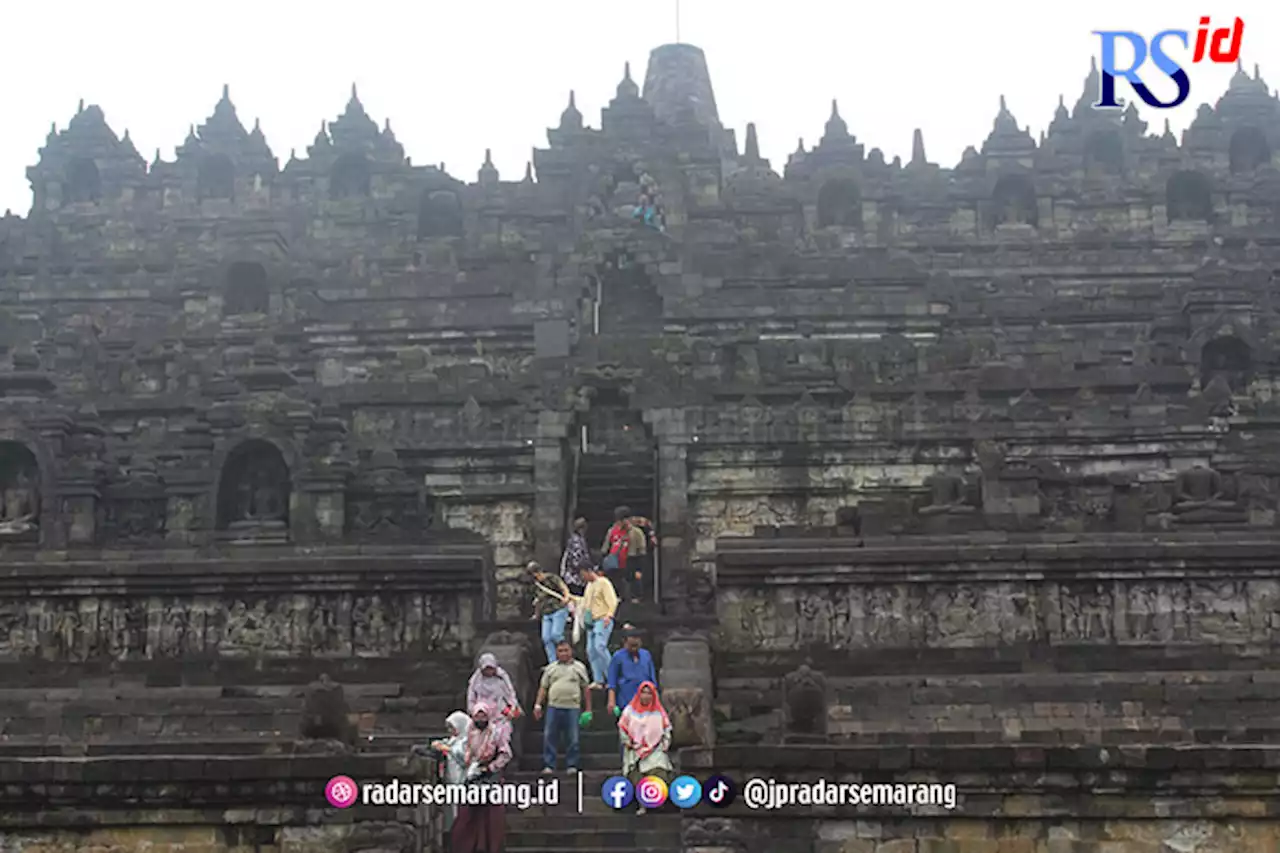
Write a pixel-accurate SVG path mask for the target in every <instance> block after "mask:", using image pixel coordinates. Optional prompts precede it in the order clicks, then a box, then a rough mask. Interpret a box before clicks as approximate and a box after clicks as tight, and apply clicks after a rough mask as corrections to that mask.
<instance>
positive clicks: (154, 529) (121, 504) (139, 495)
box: [103, 458, 168, 542]
mask: <svg viewBox="0 0 1280 853" xmlns="http://www.w3.org/2000/svg"><path fill="white" fill-rule="evenodd" d="M104 503H105V515H104V518H103V533H104V538H106V539H107V540H108V541H114V542H145V541H148V540H157V539H161V538H163V537H164V533H165V529H166V527H167V525H168V501H167V499H166V498H165V493H164V484H163V483H162V482H161V480H160V476H159V473H158V471H157V469H156V465H155V462H154V460H151V459H147V458H138V459H135V460H133V461H132V463H131V464H130V470H129V473H128V475H127V478H126V479H125V481H124V482H122V483H120V484H118V485H116V486H113V487H112V488H110V489H108V490H107V493H106V495H105V501H104Z"/></svg>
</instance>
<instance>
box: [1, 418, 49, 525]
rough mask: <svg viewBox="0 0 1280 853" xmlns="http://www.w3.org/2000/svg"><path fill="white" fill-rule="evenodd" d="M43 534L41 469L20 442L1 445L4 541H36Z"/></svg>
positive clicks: (3, 442)
mask: <svg viewBox="0 0 1280 853" xmlns="http://www.w3.org/2000/svg"><path fill="white" fill-rule="evenodd" d="M39 530H40V465H39V463H38V462H37V461H36V457H35V454H34V453H32V452H31V451H30V450H29V449H27V447H26V446H25V445H23V444H20V443H19V442H16V441H2V442H0V541H6V540H7V541H12V540H14V539H18V540H25V539H31V540H34V539H35V538H36V537H37V535H38V533H39Z"/></svg>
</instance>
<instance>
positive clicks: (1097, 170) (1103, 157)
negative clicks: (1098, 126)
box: [1084, 130, 1124, 175]
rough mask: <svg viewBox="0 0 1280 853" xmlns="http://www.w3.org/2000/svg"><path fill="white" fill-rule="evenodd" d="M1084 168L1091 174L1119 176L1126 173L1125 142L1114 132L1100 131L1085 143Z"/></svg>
mask: <svg viewBox="0 0 1280 853" xmlns="http://www.w3.org/2000/svg"><path fill="white" fill-rule="evenodd" d="M1084 168H1085V171H1086V172H1088V173H1090V174H1098V175H1119V174H1121V173H1122V172H1124V142H1123V141H1122V140H1121V139H1120V134H1119V133H1118V132H1117V131H1114V130H1099V131H1096V132H1094V133H1091V134H1090V135H1089V138H1088V139H1086V140H1085V143H1084Z"/></svg>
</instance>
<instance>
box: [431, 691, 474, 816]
mask: <svg viewBox="0 0 1280 853" xmlns="http://www.w3.org/2000/svg"><path fill="white" fill-rule="evenodd" d="M445 725H446V726H447V727H448V729H449V736H448V737H447V738H445V739H444V740H433V741H432V742H431V751H432V752H434V753H435V754H436V755H438V756H440V757H442V758H444V767H443V770H444V780H443V781H444V782H445V783H446V784H449V785H461V784H462V783H463V782H465V781H466V778H467V734H468V732H470V731H471V718H470V717H468V716H467V712H466V711H454V712H453V713H452V714H450V715H449V716H448V717H446V718H445ZM457 816H458V807H457V806H450V807H449V809H448V810H447V811H446V812H445V829H448V828H449V827H450V826H452V825H453V821H454V820H455V819H457Z"/></svg>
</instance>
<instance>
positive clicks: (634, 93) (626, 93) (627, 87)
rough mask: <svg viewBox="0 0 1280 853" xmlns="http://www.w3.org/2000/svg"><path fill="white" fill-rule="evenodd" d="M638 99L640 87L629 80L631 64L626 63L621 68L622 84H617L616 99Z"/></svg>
mask: <svg viewBox="0 0 1280 853" xmlns="http://www.w3.org/2000/svg"><path fill="white" fill-rule="evenodd" d="M638 97H640V87H639V86H637V85H636V81H635V80H632V79H631V63H630V62H628V63H626V64H625V65H623V67H622V82H621V83H619V84H618V99H619V100H623V99H631V98H638Z"/></svg>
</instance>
